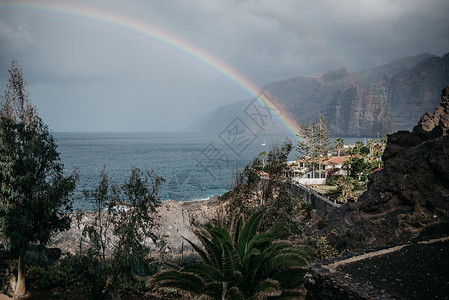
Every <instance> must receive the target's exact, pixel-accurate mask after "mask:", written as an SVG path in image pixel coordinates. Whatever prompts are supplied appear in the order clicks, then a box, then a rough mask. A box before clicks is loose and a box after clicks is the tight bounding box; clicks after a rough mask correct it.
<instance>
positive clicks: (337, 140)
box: [334, 138, 345, 156]
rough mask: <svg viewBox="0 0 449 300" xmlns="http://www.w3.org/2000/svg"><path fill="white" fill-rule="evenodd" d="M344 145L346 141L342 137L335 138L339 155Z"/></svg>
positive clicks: (335, 145)
mask: <svg viewBox="0 0 449 300" xmlns="http://www.w3.org/2000/svg"><path fill="white" fill-rule="evenodd" d="M344 146H345V142H344V140H343V139H342V138H338V139H335V142H334V147H335V149H337V152H338V155H337V156H340V152H341V150H342V149H343V147H344Z"/></svg>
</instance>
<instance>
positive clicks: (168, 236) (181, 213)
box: [49, 197, 223, 254]
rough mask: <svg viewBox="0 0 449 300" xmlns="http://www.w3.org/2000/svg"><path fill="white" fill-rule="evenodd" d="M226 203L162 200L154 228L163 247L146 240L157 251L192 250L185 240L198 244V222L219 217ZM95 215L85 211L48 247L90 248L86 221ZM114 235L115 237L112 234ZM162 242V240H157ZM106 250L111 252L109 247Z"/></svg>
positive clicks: (216, 201) (176, 251)
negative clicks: (85, 235) (156, 226)
mask: <svg viewBox="0 0 449 300" xmlns="http://www.w3.org/2000/svg"><path fill="white" fill-rule="evenodd" d="M222 205H223V203H222V202H220V201H219V200H218V197H214V198H211V199H208V200H196V201H185V202H179V201H177V200H167V201H163V202H162V204H161V206H159V207H158V209H157V211H158V214H159V221H158V224H159V227H158V228H157V229H155V231H154V233H155V234H156V236H158V237H161V238H162V239H163V241H164V246H163V248H162V249H161V248H160V247H159V246H156V245H155V243H154V241H152V240H151V239H148V240H147V241H145V242H146V243H147V245H149V246H150V248H151V249H152V250H153V251H154V252H159V251H163V252H167V253H181V251H192V250H193V249H192V247H191V246H190V245H189V244H188V243H187V242H186V241H185V240H184V238H187V239H189V240H190V241H192V242H195V243H196V244H199V241H198V240H197V238H196V236H195V235H194V233H193V230H194V229H195V228H197V227H198V226H199V225H202V224H205V223H207V222H209V221H211V220H212V219H214V218H216V216H217V214H218V213H219V212H220V210H221V209H223V208H222ZM93 217H94V215H93V213H85V214H84V215H83V216H82V218H81V220H80V221H79V222H77V221H76V218H75V216H73V218H72V224H71V227H70V229H69V230H67V231H63V232H61V233H58V234H57V235H55V236H54V237H53V239H52V241H51V243H50V244H49V247H55V248H59V249H61V250H62V252H64V253H65V252H70V253H72V254H74V253H78V252H79V251H80V250H81V251H85V250H86V249H87V248H88V247H90V245H89V242H88V239H87V238H86V237H84V236H83V234H82V232H83V229H84V224H86V223H88V222H90V220H91V219H92V218H93ZM111 237H113V235H112V233H111ZM158 242H160V241H158ZM107 253H108V254H109V253H111V249H108V251H107Z"/></svg>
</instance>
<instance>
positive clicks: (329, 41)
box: [0, 0, 449, 131]
mask: <svg viewBox="0 0 449 300" xmlns="http://www.w3.org/2000/svg"><path fill="white" fill-rule="evenodd" d="M13 2H21V1H2V0H0V83H1V91H3V90H4V89H5V86H6V81H7V77H8V72H7V71H8V68H9V65H10V62H11V60H13V59H16V60H17V61H18V63H19V65H20V66H21V67H22V70H23V74H24V77H25V79H26V80H27V82H28V87H29V91H30V96H31V101H32V102H33V104H34V105H36V106H37V108H38V111H39V114H40V115H41V116H42V117H43V119H44V121H45V122H46V123H47V124H49V126H50V128H51V129H52V130H53V131H177V130H182V129H184V128H185V127H186V126H188V125H189V124H191V123H192V122H193V121H194V120H195V119H197V118H198V117H199V116H200V114H202V113H206V112H209V111H212V110H213V109H215V108H217V107H218V106H220V105H223V104H228V103H233V102H237V101H240V100H244V99H248V98H249V97H250V95H248V94H247V93H246V92H245V91H244V90H242V89H241V88H239V87H237V86H236V85H235V84H233V83H232V82H230V81H229V80H228V79H226V78H225V77H223V76H222V75H220V74H219V73H218V72H216V71H214V70H213V69H211V68H209V67H208V66H207V65H205V64H204V63H201V62H199V61H198V60H196V59H195V58H194V57H192V56H189V55H186V54H185V53H183V52H182V51H179V50H177V49H174V48H171V47H169V46H167V45H164V44H163V43H161V42H158V41H157V40H155V39H152V38H149V37H147V36H145V35H143V34H138V33H136V32H134V31H130V30H125V29H123V28H120V27H117V26H113V25H111V24H108V23H104V22H100V21H95V20H91V19H87V18H82V17H79V16H74V15H70V14H61V13H58V12H55V11H51V10H48V9H47V10H41V9H30V8H26V7H27V5H25V8H24V7H23V6H22V7H19V6H13V7H11V6H10V4H11V3H13ZM32 2H33V3H41V2H42V3H45V4H46V5H48V4H49V3H50V5H51V3H52V2H51V1H40V0H33V1H32ZM59 2H70V1H59ZM25 3H26V2H25ZM74 3H76V4H77V5H81V6H82V7H84V8H86V7H91V8H92V10H95V11H97V10H100V11H103V12H105V13H113V14H119V15H121V16H123V17H124V18H128V19H132V20H135V21H139V22H144V23H148V24H149V25H151V26H153V27H155V28H159V29H162V30H165V31H167V32H169V33H171V34H173V35H175V36H178V37H179V38H181V39H183V40H186V41H188V42H190V43H192V44H193V45H195V46H196V47H198V48H200V49H202V50H204V51H206V52H208V53H209V54H210V55H212V56H214V57H216V58H217V59H219V60H221V61H222V62H224V63H225V64H226V65H228V66H230V67H231V68H233V69H235V70H236V71H237V72H239V73H240V74H241V75H243V76H244V77H246V78H248V79H249V80H250V81H252V82H253V83H254V84H256V85H257V86H259V87H262V86H263V85H264V84H266V83H269V82H273V81H279V80H283V79H287V78H290V77H294V76H307V75H312V74H317V73H320V72H324V71H327V70H331V69H336V68H339V67H346V68H347V69H348V70H349V71H357V70H362V69H367V68H370V67H374V66H378V65H381V64H385V63H388V62H390V61H393V60H395V59H399V58H402V57H406V56H413V55H418V54H422V53H431V54H435V55H438V56H442V55H443V54H445V53H447V52H449V18H448V12H449V1H447V0H420V1H418V0H397V1H393V0H390V1H388V0H365V1H362V0H353V1H348V0H338V1H334V0H328V1H325V0H311V1H300V0H296V1H294V0H291V1H282V0H272V1H269V0H267V1H256V0H254V1H243V0H164V1H156V0H104V1H99V0H89V1H82V0H76V1H74ZM83 3H84V4H83ZM5 4H6V5H5Z"/></svg>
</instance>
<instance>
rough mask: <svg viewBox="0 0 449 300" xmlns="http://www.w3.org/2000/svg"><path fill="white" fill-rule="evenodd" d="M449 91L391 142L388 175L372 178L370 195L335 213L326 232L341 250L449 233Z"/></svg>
mask: <svg viewBox="0 0 449 300" xmlns="http://www.w3.org/2000/svg"><path fill="white" fill-rule="evenodd" d="M448 129H449V86H448V87H446V88H445V89H444V90H443V95H442V101H441V103H440V106H439V107H437V108H436V110H435V112H434V113H433V114H430V113H426V114H425V115H424V116H423V117H422V118H421V120H420V121H419V123H418V125H417V126H415V127H414V129H413V131H412V132H408V131H399V132H397V133H394V134H392V135H390V136H389V137H388V144H387V147H386V149H385V153H384V156H383V160H384V162H385V167H384V169H383V170H381V171H378V172H375V173H374V174H372V175H370V177H369V180H370V183H369V187H368V191H367V192H365V193H364V194H363V195H362V196H360V198H359V201H358V202H357V203H351V204H346V205H343V206H341V207H340V208H336V209H333V210H332V211H330V212H329V214H328V215H326V216H325V217H324V223H326V224H327V226H326V227H325V228H323V229H322V230H319V229H318V228H317V225H312V226H311V227H310V228H308V233H309V234H318V235H329V237H328V240H329V241H330V242H331V243H334V244H336V245H338V246H339V247H340V248H350V249H354V248H367V247H380V246H385V245H388V244H396V243H400V242H404V241H407V240H410V239H413V238H418V237H420V236H425V235H432V234H449V130H448Z"/></svg>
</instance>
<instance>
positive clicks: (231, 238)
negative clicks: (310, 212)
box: [152, 212, 312, 299]
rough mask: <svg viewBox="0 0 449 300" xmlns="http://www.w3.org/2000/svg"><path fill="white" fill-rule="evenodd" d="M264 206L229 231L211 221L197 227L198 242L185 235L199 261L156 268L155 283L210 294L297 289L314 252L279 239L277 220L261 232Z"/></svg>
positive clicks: (264, 294)
mask: <svg viewBox="0 0 449 300" xmlns="http://www.w3.org/2000/svg"><path fill="white" fill-rule="evenodd" d="M263 217H264V213H263V212H259V213H256V214H254V215H252V216H251V217H250V218H249V220H248V221H247V222H246V223H244V222H243V221H242V219H241V218H239V219H237V221H236V222H234V223H233V224H232V225H233V226H232V227H231V230H229V231H227V230H225V229H223V228H220V227H215V226H213V225H211V224H207V225H205V226H204V227H203V228H202V229H199V230H196V231H195V235H196V237H197V238H198V240H199V241H200V242H201V246H200V245H196V244H195V243H193V242H191V241H189V240H187V241H188V242H189V243H190V244H191V245H192V247H193V248H194V249H195V251H196V252H197V253H198V254H199V255H200V257H201V259H202V263H200V264H193V265H188V266H185V267H183V268H178V269H170V270H165V271H162V272H160V273H158V274H156V275H155V276H154V277H153V279H152V281H153V283H155V284H156V285H157V286H158V287H159V288H160V287H172V288H176V289H180V290H183V291H185V292H188V293H191V294H193V295H197V296H200V297H201V296H205V297H210V298H212V299H265V298H268V297H274V298H276V297H291V298H293V297H295V296H299V295H300V290H299V287H300V282H301V280H302V278H303V277H304V275H305V273H306V269H305V268H304V267H305V266H307V264H308V262H309V259H310V258H311V256H312V254H311V252H310V250H309V249H307V248H305V247H299V246H293V245H292V244H291V243H289V242H282V241H279V240H278V239H279V237H280V236H282V235H283V234H284V233H285V228H284V227H283V226H282V225H281V224H276V225H274V226H273V227H271V228H270V229H268V230H266V231H263V232H260V231H258V228H259V227H260V225H261V222H262V219H263Z"/></svg>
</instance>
